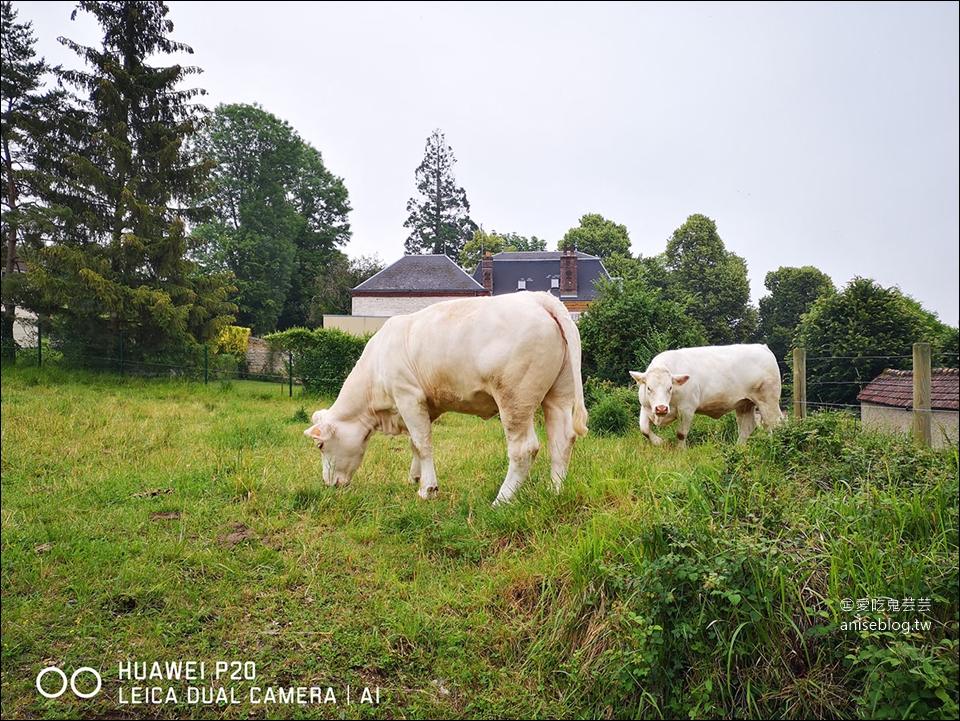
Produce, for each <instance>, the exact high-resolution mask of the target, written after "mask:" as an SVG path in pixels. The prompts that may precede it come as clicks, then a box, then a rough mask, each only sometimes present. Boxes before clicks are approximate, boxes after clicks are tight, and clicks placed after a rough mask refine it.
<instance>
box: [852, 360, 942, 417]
mask: <svg viewBox="0 0 960 721" xmlns="http://www.w3.org/2000/svg"><path fill="white" fill-rule="evenodd" d="M857 400H859V401H865V402H867V403H876V404H878V405H883V406H894V407H896V408H913V371H899V370H891V369H889V368H888V369H887V370H885V371H884V372H883V373H882V374H881V375H879V376H877V377H876V378H874V379H873V380H872V381H870V383H869V384H868V385H867V386H866V387H865V388H864V389H863V390H862V391H860V394H859V395H858V396H857ZM930 407H931V408H932V409H933V410H936V411H956V410H960V373H958V371H957V369H956V368H934V369H933V371H931V374H930Z"/></svg>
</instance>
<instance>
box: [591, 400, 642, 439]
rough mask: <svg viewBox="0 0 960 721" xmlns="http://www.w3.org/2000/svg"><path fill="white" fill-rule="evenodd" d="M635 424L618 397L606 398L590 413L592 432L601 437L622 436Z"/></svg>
mask: <svg viewBox="0 0 960 721" xmlns="http://www.w3.org/2000/svg"><path fill="white" fill-rule="evenodd" d="M633 423H634V420H633V416H631V415H630V411H629V410H627V407H626V406H625V405H624V404H623V403H622V401H621V400H620V399H619V398H617V397H616V396H612V395H611V396H605V397H604V398H603V399H602V400H601V401H600V402H599V403H597V405H595V406H594V407H593V409H592V410H591V411H590V430H592V431H594V432H595V433H597V434H598V435H601V436H622V435H625V434H626V433H627V431H628V430H629V429H630V428H631V427H632V425H633Z"/></svg>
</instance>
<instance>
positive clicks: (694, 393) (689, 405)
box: [630, 344, 781, 448]
mask: <svg viewBox="0 0 960 721" xmlns="http://www.w3.org/2000/svg"><path fill="white" fill-rule="evenodd" d="M630 375H631V376H633V379H634V380H635V381H636V382H637V385H638V386H639V394H640V431H641V432H642V433H643V435H645V436H646V437H647V438H649V439H650V440H651V441H652V442H653V444H654V445H660V444H661V443H663V439H662V438H660V437H659V436H657V435H656V434H654V433H653V431H652V430H651V421H652V422H653V424H655V425H657V426H661V427H663V426H667V425H670V424H671V423H673V422H674V421H675V420H677V419H678V418H679V419H680V422H679V423H678V424H677V441H678V446H679V447H680V448H684V447H685V446H686V440H687V434H688V433H689V432H690V424H691V423H692V422H693V416H694V414H696V413H699V414H701V415H705V416H709V417H710V418H720V417H721V416H723V415H725V414H727V413H729V412H730V411H736V412H737V426H738V427H739V429H740V438H739V442H740V443H745V442H746V440H747V438H749V437H750V434H751V433H753V431H754V429H755V428H756V427H757V420H756V417H755V416H754V409H756V410H759V412H760V422H761V423H762V424H763V427H764V428H765V429H767V430H770V429H772V428H773V426H775V425H776V424H777V423H779V421H780V418H781V413H780V368H779V366H778V365H777V359H776V356H774V355H773V353H772V352H771V350H770V349H769V348H767V346H765V345H760V344H754V345H719V346H703V347H699V348H681V349H678V350H668V351H664V352H663V353H660V354H659V355H658V356H656V357H655V358H654V359H653V360H652V361H650V366H649V367H648V368H647V370H646V372H645V373H637V372H636V371H630Z"/></svg>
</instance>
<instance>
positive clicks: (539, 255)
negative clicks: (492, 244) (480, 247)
mask: <svg viewBox="0 0 960 721" xmlns="http://www.w3.org/2000/svg"><path fill="white" fill-rule="evenodd" d="M601 278H603V279H607V280H609V278H610V274H609V273H608V272H607V269H606V268H605V267H604V266H603V261H602V260H600V258H598V257H597V256H595V255H588V254H587V253H581V252H579V251H574V250H571V251H566V250H564V251H525V252H504V253H497V254H496V255H490V254H489V253H487V254H486V255H485V256H484V257H483V259H482V260H481V261H480V265H478V266H477V269H476V270H475V271H474V273H473V279H474V280H475V281H477V282H478V283H480V284H481V285H482V286H483V287H484V288H486V289H487V290H488V291H489V292H490V293H491V294H492V295H503V294H505V293H516V292H517V291H522V290H530V291H546V292H547V293H552V294H553V295H555V296H557V297H558V298H559V299H560V301H561V302H562V303H563V304H564V305H565V306H567V309H568V310H569V311H570V312H571V314H573V317H574V319H577V318H578V317H579V315H580V313H581V312H582V311H584V310H586V308H587V306H588V305H590V303H591V302H592V301H593V300H595V299H596V297H597V296H598V295H599V293H598V291H597V289H596V287H595V283H596V281H598V280H600V279H601Z"/></svg>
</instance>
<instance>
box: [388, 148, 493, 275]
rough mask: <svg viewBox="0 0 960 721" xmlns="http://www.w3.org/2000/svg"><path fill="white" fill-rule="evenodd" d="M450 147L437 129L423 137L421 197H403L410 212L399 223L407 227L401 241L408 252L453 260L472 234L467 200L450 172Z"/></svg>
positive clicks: (418, 175)
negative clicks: (404, 238)
mask: <svg viewBox="0 0 960 721" xmlns="http://www.w3.org/2000/svg"><path fill="white" fill-rule="evenodd" d="M456 162H457V161H456V159H455V158H454V157H453V148H451V147H450V146H449V145H447V141H446V139H445V138H444V136H443V133H442V132H441V131H440V130H434V131H433V133H431V134H430V137H428V138H427V145H426V149H425V152H424V157H423V162H422V163H420V165H419V166H418V167H417V170H416V172H415V177H416V180H417V190H418V191H419V192H420V195H422V196H423V200H418V199H416V198H411V199H410V200H408V201H407V212H408V213H410V216H409V217H408V218H407V220H406V222H405V223H404V224H403V227H404V228H410V231H411V232H410V236H409V237H408V238H407V240H406V242H405V243H404V248H405V250H406V252H407V254H409V255H414V254H418V253H434V254H437V255H440V254H445V255H447V256H449V257H450V258H451V259H452V260H453V262H455V263H456V262H457V259H458V258H459V256H460V251H462V250H463V247H464V246H465V245H466V244H467V242H468V241H469V240H470V239H471V238H473V233H474V231H476V230H478V227H477V224H476V223H474V222H473V221H472V220H471V219H470V203H469V201H467V194H466V192H465V191H464V189H463V188H459V187H457V181H456V179H455V178H454V176H453V165H454V163H456Z"/></svg>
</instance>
